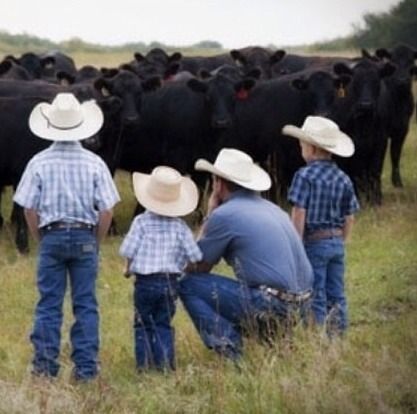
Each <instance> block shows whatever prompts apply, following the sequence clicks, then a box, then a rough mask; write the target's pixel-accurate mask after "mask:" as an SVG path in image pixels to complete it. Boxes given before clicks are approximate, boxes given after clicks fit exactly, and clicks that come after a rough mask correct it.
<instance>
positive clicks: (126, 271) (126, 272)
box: [123, 268, 132, 279]
mask: <svg viewBox="0 0 417 414" xmlns="http://www.w3.org/2000/svg"><path fill="white" fill-rule="evenodd" d="M123 276H124V277H125V278H126V279H129V277H130V276H132V273H130V271H129V269H127V268H126V269H125V270H124V272H123Z"/></svg>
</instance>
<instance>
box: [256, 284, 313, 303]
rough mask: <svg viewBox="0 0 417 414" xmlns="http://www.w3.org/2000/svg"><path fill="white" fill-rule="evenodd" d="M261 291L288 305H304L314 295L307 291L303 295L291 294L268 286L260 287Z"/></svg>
mask: <svg viewBox="0 0 417 414" xmlns="http://www.w3.org/2000/svg"><path fill="white" fill-rule="evenodd" d="M259 289H261V290H262V291H264V292H266V293H268V294H269V295H271V296H274V297H275V298H277V299H279V300H282V301H284V302H288V303H303V302H305V301H306V300H308V299H310V298H311V295H312V294H313V291H312V290H306V291H304V292H301V293H291V292H285V291H283V290H280V289H276V288H272V287H269V286H266V285H261V286H259Z"/></svg>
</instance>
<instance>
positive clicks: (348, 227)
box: [343, 214, 355, 241]
mask: <svg viewBox="0 0 417 414" xmlns="http://www.w3.org/2000/svg"><path fill="white" fill-rule="evenodd" d="M354 221H355V219H354V217H353V214H351V215H349V216H346V217H345V224H344V226H343V240H345V241H348V240H349V238H350V235H351V233H352V228H353V223H354Z"/></svg>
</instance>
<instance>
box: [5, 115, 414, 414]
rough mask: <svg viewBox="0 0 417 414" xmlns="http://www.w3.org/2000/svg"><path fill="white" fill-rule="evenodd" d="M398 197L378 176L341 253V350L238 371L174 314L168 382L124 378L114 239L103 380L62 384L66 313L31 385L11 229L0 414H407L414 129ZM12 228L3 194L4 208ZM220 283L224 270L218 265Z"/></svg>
mask: <svg viewBox="0 0 417 414" xmlns="http://www.w3.org/2000/svg"><path fill="white" fill-rule="evenodd" d="M402 166H403V178H404V182H405V188H404V189H403V190H397V189H394V188H393V187H392V186H391V184H390V182H389V170H390V168H389V163H386V166H385V167H386V168H385V172H384V177H383V182H384V194H385V198H384V204H383V206H382V207H380V208H377V209H371V208H364V209H363V210H362V211H361V213H360V214H359V215H358V217H357V222H356V227H355V229H354V234H353V238H352V240H351V242H350V244H349V245H348V246H347V255H348V258H347V267H348V270H347V274H346V283H347V292H348V299H349V306H350V319H351V327H350V330H349V333H348V335H347V337H346V338H345V339H344V340H343V341H333V342H332V343H329V342H328V340H327V339H326V338H325V337H324V336H323V335H322V334H321V333H319V332H310V331H305V330H303V329H301V328H298V329H297V330H296V332H295V338H294V341H293V343H292V345H291V346H289V344H288V343H287V342H285V343H280V342H277V343H276V344H275V346H274V347H272V348H266V347H263V346H261V345H260V344H258V343H257V342H256V341H254V340H251V341H247V342H246V344H245V347H246V349H245V351H246V352H245V357H244V360H243V364H242V370H241V371H237V370H236V369H235V367H234V366H232V365H229V364H228V363H227V362H226V363H225V362H224V361H222V360H220V359H219V358H217V357H216V355H213V354H212V353H210V352H209V351H207V350H206V349H205V348H204V347H203V345H202V343H201V341H200V339H199V338H198V336H197V335H196V333H195V331H194V329H193V327H192V325H191V323H190V321H189V319H188V317H187V315H186V314H185V312H184V311H183V309H182V308H181V306H180V307H179V310H178V312H177V315H176V317H175V325H176V328H177V338H176V342H177V358H178V361H177V365H178V369H177V371H176V372H175V373H173V374H170V375H162V374H153V373H149V374H142V375H137V374H136V373H135V370H134V357H133V344H132V327H131V325H132V285H131V281H128V280H126V279H125V278H124V277H123V276H122V274H121V273H122V265H123V263H122V259H121V258H120V257H119V256H118V254H117V251H118V247H119V245H120V242H121V237H112V238H108V239H107V240H106V241H105V243H104V245H103V248H102V252H101V265H100V277H99V282H98V295H99V302H100V309H101V340H102V345H101V353H100V357H101V364H102V375H101V377H100V379H99V380H98V381H97V382H96V383H93V384H90V385H86V386H74V385H72V384H71V383H70V381H69V378H70V373H71V368H72V366H71V361H70V358H69V355H70V344H69V340H68V332H69V326H70V325H71V323H72V317H71V309H70V306H69V301H68V300H67V301H66V305H65V306H66V309H65V311H66V317H65V323H64V327H63V336H62V353H61V362H62V369H61V375H60V377H59V379H58V380H57V381H56V382H54V383H46V384H45V383H38V382H34V381H33V380H32V378H31V376H30V368H31V366H30V360H31V356H32V349H31V345H30V342H29V340H28V335H29V332H30V329H31V325H32V314H33V309H34V305H35V302H36V298H37V293H36V286H35V278H34V272H35V267H36V246H35V245H34V244H33V243H32V245H31V253H30V254H29V255H28V256H20V255H19V254H17V252H16V250H15V248H14V246H13V242H12V238H13V235H12V228H11V226H10V223H9V222H7V223H6V225H5V228H4V229H3V230H2V232H1V233H0V282H1V289H0V312H1V319H2V321H1V324H0V413H8V414H9V413H29V412H30V413H90V414H91V413H117V414H121V413H213V414H214V413H248V414H249V413H250V414H252V413H294V414H298V413H312V414H313V413H332V414H333V413H366V414H368V413H408V414H413V413H416V412H417V379H416V372H417V329H416V324H417V323H416V321H417V128H416V124H415V119H413V127H412V130H411V132H410V134H409V136H408V139H407V142H406V146H405V153H404V157H403V161H402ZM117 184H118V186H119V188H120V191H121V193H122V196H123V202H122V203H121V204H120V205H119V206H118V207H117V209H116V212H115V214H116V218H117V220H118V223H119V226H120V229H121V230H122V231H125V230H126V229H127V228H128V225H129V220H130V217H131V212H132V209H133V204H134V201H133V197H132V192H131V189H130V178H129V177H128V176H127V175H126V174H123V173H119V174H118V175H117ZM3 214H4V216H5V217H7V218H8V217H9V216H10V193H7V194H6V197H5V199H4V202H3ZM217 270H218V271H219V272H225V273H226V272H227V273H229V274H230V270H229V269H227V268H226V267H225V266H224V265H221V266H219V267H218V269H217Z"/></svg>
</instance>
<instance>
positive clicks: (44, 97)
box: [0, 45, 417, 252]
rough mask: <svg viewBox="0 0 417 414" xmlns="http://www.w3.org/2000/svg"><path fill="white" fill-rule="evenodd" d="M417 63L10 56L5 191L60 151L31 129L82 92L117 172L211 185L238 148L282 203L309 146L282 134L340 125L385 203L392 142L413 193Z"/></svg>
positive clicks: (389, 53)
mask: <svg viewBox="0 0 417 414" xmlns="http://www.w3.org/2000/svg"><path fill="white" fill-rule="evenodd" d="M415 59H417V51H416V50H414V49H412V48H410V47H408V46H406V45H399V46H397V47H395V48H393V49H392V50H387V49H377V50H376V51H375V54H370V53H369V52H367V51H362V55H361V56H358V57H355V58H340V57H318V56H301V55H295V54H286V53H285V51H282V50H279V51H271V50H268V49H265V48H261V47H247V48H243V49H239V50H232V51H231V52H230V53H227V54H222V55H216V56H211V57H185V56H182V55H181V54H180V53H173V54H168V53H166V52H165V51H164V50H161V49H153V50H151V51H150V52H148V53H147V54H146V56H143V55H142V54H140V53H136V54H135V56H134V60H133V61H132V62H130V63H126V64H122V65H120V66H119V67H118V68H101V69H98V68H96V67H93V66H84V67H82V68H81V69H79V70H78V69H77V68H76V66H75V64H74V62H73V60H72V59H71V57H69V56H67V55H64V54H62V53H60V52H53V53H48V54H44V55H37V54H34V53H25V54H23V55H22V56H20V57H19V58H17V57H14V56H7V57H5V58H4V59H3V61H2V62H1V63H0V190H1V189H3V188H4V187H5V186H13V187H16V186H17V184H18V182H19V179H20V177H21V175H22V173H23V171H24V168H25V166H26V164H27V162H28V160H29V159H30V158H31V157H32V156H33V155H34V154H35V153H37V152H38V151H40V150H42V149H44V148H46V147H47V146H48V145H49V143H48V142H47V141H45V140H41V139H39V138H37V137H35V136H34V135H33V134H32V133H31V132H30V130H29V128H28V118H29V114H30V112H31V110H32V108H33V107H34V106H35V105H36V104H37V103H38V102H41V101H52V99H53V98H54V96H55V95H56V94H57V93H58V92H64V91H70V92H72V93H74V94H75V95H76V96H77V97H78V99H79V100H80V101H85V100H88V99H92V98H94V99H96V101H97V102H98V104H99V105H100V107H101V108H102V110H103V112H104V115H105V122H104V127H103V128H102V130H101V131H100V133H99V135H98V136H96V137H93V138H92V139H89V140H86V141H85V146H86V147H87V148H89V149H91V150H92V151H94V152H96V153H97V154H99V155H100V156H101V157H102V158H103V159H104V160H105V162H106V163H107V165H108V166H109V168H110V170H111V172H112V173H114V172H115V170H116V169H123V170H127V171H142V172H150V171H151V170H152V168H153V167H154V166H156V165H160V164H164V165H170V166H173V167H174V168H177V169H178V170H179V171H181V173H187V174H191V175H192V176H193V177H194V178H195V180H196V181H197V182H198V183H199V184H200V185H202V184H203V183H204V180H205V179H206V177H204V176H199V175H197V174H196V172H195V171H194V169H193V164H194V161H195V160H196V159H197V158H200V157H204V158H207V159H211V160H213V158H214V157H215V155H216V154H217V152H218V150H219V148H222V147H234V148H239V149H242V150H243V151H245V152H247V153H248V154H250V155H251V156H252V157H253V158H254V160H255V161H257V162H259V163H260V164H261V165H263V166H264V167H265V168H268V169H269V171H270V173H271V175H272V176H273V178H274V181H275V183H276V184H277V186H278V187H277V188H279V190H280V192H281V194H285V191H286V189H287V187H288V185H289V183H290V181H291V178H292V176H293V174H294V172H295V170H296V169H297V168H299V167H300V166H301V165H302V164H303V161H302V159H301V157H300V154H299V150H298V143H297V141H296V140H293V139H291V138H288V137H285V136H283V135H282V134H281V129H282V127H283V126H284V125H285V124H293V125H298V126H300V125H301V124H302V123H303V121H304V119H305V117H306V116H307V115H322V116H326V117H329V118H331V119H333V120H335V121H336V122H337V123H338V124H339V126H340V128H341V129H342V130H343V131H344V132H346V133H347V134H348V135H349V136H351V137H352V139H353V141H354V142H355V146H356V152H355V155H354V156H353V157H352V158H349V159H337V162H338V163H339V164H340V166H341V168H343V169H344V170H345V171H346V172H347V173H348V174H349V175H350V177H351V178H352V180H353V182H354V184H355V187H356V190H357V192H358V194H359V195H360V196H361V197H362V199H365V200H367V201H368V202H369V203H371V204H380V203H381V201H382V192H381V172H382V167H383V161H384V155H385V152H386V149H387V147H388V143H390V150H391V162H392V183H393V185H394V186H402V182H401V174H400V166H399V162H400V156H401V149H402V146H403V142H404V139H405V137H406V135H407V132H408V128H409V122H410V117H411V116H412V113H413V110H414V100H413V94H412V77H413V75H417V67H416V66H415V63H414V62H415ZM0 194H1V191H0ZM13 211H14V214H13V215H14V220H15V221H16V229H17V233H16V244H17V247H18V249H19V250H20V251H21V252H25V251H27V248H28V241H27V228H26V225H25V222H24V219H23V212H22V211H21V209H19V208H17V207H16V206H15V208H14V210H13ZM2 223H3V218H2V217H1V216H0V226H1V225H2Z"/></svg>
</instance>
